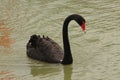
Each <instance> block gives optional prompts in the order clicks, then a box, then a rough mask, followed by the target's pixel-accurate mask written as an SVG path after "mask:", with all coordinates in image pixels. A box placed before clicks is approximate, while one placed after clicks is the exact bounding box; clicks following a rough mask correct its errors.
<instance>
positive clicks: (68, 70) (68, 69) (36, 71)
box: [31, 64, 73, 80]
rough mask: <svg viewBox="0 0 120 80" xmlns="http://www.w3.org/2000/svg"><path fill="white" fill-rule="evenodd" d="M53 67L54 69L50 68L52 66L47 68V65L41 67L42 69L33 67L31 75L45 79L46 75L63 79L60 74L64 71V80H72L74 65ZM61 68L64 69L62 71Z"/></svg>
mask: <svg viewBox="0 0 120 80" xmlns="http://www.w3.org/2000/svg"><path fill="white" fill-rule="evenodd" d="M52 65H53V66H54V67H53V66H52V67H50V66H48V67H46V65H45V66H41V67H38V66H31V74H32V75H33V77H43V78H45V77H44V76H46V75H50V76H55V75H56V76H60V77H61V74H60V72H61V70H62V72H63V74H64V75H63V77H62V79H64V80H72V79H71V76H72V70H73V67H72V65H64V66H59V64H58V65H54V64H52ZM59 67H63V69H61V68H59ZM48 77H49V76H48ZM58 78H59V77H58ZM58 80H59V79H58Z"/></svg>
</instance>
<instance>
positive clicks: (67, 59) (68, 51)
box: [62, 15, 75, 64]
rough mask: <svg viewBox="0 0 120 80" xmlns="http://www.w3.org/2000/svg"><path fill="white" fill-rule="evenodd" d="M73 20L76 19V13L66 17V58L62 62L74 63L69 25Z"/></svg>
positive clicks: (64, 37)
mask: <svg viewBox="0 0 120 80" xmlns="http://www.w3.org/2000/svg"><path fill="white" fill-rule="evenodd" d="M71 20H75V17H74V15H72V16H68V17H67V18H66V19H65V21H64V24H63V30H62V33H63V34H62V35H63V47H64V58H63V61H62V64H72V62H73V58H72V54H71V49H70V43H69V38H68V25H69V23H70V21H71Z"/></svg>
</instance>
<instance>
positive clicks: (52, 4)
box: [0, 0, 120, 80]
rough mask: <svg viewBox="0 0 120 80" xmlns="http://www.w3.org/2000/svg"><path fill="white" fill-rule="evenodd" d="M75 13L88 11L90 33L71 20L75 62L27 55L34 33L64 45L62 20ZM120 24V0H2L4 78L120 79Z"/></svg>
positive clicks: (0, 69)
mask: <svg viewBox="0 0 120 80" xmlns="http://www.w3.org/2000/svg"><path fill="white" fill-rule="evenodd" d="M73 13H76V14H80V15H82V16H84V18H85V19H86V22H87V23H86V26H87V33H86V34H84V33H83V32H82V30H81V29H80V27H78V24H76V23H75V22H74V21H72V22H71V23H70V25H69V36H70V43H71V49H72V54H73V58H74V63H73V64H72V65H67V66H63V65H61V64H48V63H44V62H40V61H36V60H32V59H29V58H28V57H27V56H26V43H27V41H28V40H29V37H30V35H32V34H40V35H43V34H44V35H46V36H49V37H51V38H52V39H54V40H55V41H56V42H57V43H59V44H60V45H61V46H62V45H63V44H62V25H63V21H64V19H65V18H66V17H67V16H68V15H70V14H73ZM119 23H120V1H119V0H115V1H113V0H100V1H98V0H90V1H88V0H80V1H78V0H49V1H48V0H34V1H33V0H0V55H1V56H0V80H119V79H120V55H119V53H120V49H119V48H120V37H119V35H120V27H119Z"/></svg>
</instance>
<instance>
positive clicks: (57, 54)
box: [26, 14, 86, 64]
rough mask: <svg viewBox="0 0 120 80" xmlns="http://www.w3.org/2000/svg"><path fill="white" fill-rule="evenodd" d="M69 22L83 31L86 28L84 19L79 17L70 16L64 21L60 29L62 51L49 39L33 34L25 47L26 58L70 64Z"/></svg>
mask: <svg viewBox="0 0 120 80" xmlns="http://www.w3.org/2000/svg"><path fill="white" fill-rule="evenodd" d="M71 20H75V21H76V22H77V23H78V24H79V25H80V26H81V28H82V30H83V31H85V27H86V26H85V19H84V18H83V17H82V16H80V15H77V14H72V15H70V16H68V17H67V18H66V19H65V21H64V23H63V29H62V33H63V34H62V35H63V48H64V50H63V49H62V48H61V47H60V46H59V45H58V44H57V43H56V42H55V41H54V40H52V39H51V38H49V37H45V36H44V35H43V37H41V36H40V35H35V34H34V35H32V36H31V37H30V40H29V41H28V43H27V46H26V48H27V56H28V57H30V58H33V59H37V60H40V61H45V62H49V63H62V64H72V63H73V58H72V54H71V49H70V44H69V38H68V25H69V23H70V21H71Z"/></svg>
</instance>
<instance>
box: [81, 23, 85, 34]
mask: <svg viewBox="0 0 120 80" xmlns="http://www.w3.org/2000/svg"><path fill="white" fill-rule="evenodd" d="M81 28H82V30H83V31H84V32H86V25H85V23H83V24H82V25H81Z"/></svg>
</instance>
